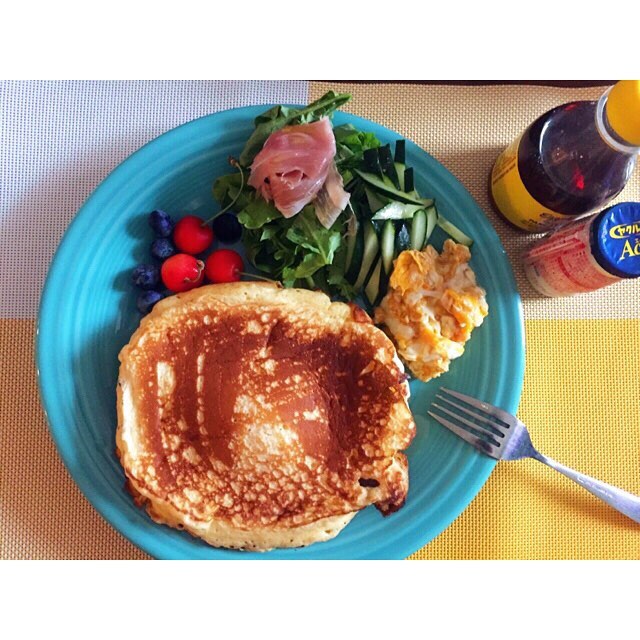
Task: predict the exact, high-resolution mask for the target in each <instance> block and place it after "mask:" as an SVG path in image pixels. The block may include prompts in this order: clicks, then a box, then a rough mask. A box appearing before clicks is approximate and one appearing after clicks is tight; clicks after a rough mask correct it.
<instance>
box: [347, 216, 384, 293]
mask: <svg viewBox="0 0 640 640" xmlns="http://www.w3.org/2000/svg"><path fill="white" fill-rule="evenodd" d="M362 226H363V227H364V250H363V253H362V263H361V264H360V271H359V272H358V277H357V279H356V282H355V284H354V285H353V286H354V287H355V288H356V289H361V288H362V287H363V286H364V284H365V282H366V281H367V276H368V275H369V274H370V272H371V268H372V266H373V264H374V262H375V259H376V258H377V257H378V252H379V250H380V242H379V241H378V234H377V233H376V230H375V229H374V227H373V224H372V223H371V222H365V223H364V224H363V225H362Z"/></svg>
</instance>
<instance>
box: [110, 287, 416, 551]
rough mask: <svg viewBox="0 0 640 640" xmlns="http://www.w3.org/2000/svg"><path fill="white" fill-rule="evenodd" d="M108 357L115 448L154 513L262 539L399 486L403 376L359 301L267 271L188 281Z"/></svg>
mask: <svg viewBox="0 0 640 640" xmlns="http://www.w3.org/2000/svg"><path fill="white" fill-rule="evenodd" d="M120 362H121V367H120V377H119V381H118V430H117V435H116V443H117V448H118V453H119V456H120V460H121V462H122V465H123V467H124V470H125V472H126V475H127V478H128V481H129V486H130V489H131V490H132V492H133V494H134V496H135V497H136V499H137V502H138V504H144V505H146V507H147V510H148V511H149V513H150V515H151V516H152V517H153V518H154V519H155V520H157V521H158V522H163V523H165V524H168V525H171V526H174V527H178V528H184V529H186V530H187V531H189V532H190V533H192V534H193V535H196V536H199V537H201V538H203V539H204V540H206V541H207V542H208V543H209V544H212V545H215V546H221V547H231V548H240V549H260V550H267V549H271V548H273V547H294V546H304V545H308V544H311V543H312V542H316V541H320V540H328V539H330V538H332V537H334V536H335V535H337V534H338V533H339V532H340V530H341V529H342V528H343V527H344V526H345V525H346V524H347V523H348V522H349V521H350V520H351V518H352V517H353V515H354V514H355V513H356V512H357V511H358V510H359V509H362V508H363V507H365V506H367V505H369V504H375V505H376V506H377V507H378V509H380V511H381V512H382V513H383V514H388V513H391V512H393V511H395V510H397V509H398V508H400V507H401V506H402V505H403V503H404V501H405V497H406V494H407V489H408V473H407V460H406V458H405V456H404V455H403V454H402V453H401V451H402V450H403V449H405V448H406V447H407V446H408V445H409V443H410V442H411V440H412V438H413V436H414V434H415V424H414V422H413V418H412V416H411V413H410V411H409V408H408V406H407V397H408V385H407V383H406V379H405V375H404V372H403V370H402V365H401V364H400V363H399V360H398V358H397V356H396V352H395V349H394V347H393V344H392V343H391V341H390V340H389V338H387V336H386V335H385V334H384V333H383V332H382V331H380V330H379V329H377V328H376V327H375V326H374V325H373V324H372V323H371V320H370V319H369V316H367V315H366V314H365V313H364V312H363V311H362V310H361V309H359V308H358V307H356V306H353V305H346V304H342V303H332V302H331V301H330V300H329V298H328V297H327V296H326V295H324V294H323V293H319V292H312V291H306V290H301V289H282V288H280V287H278V286H277V285H272V284H269V283H255V282H251V283H248V282H242V283H234V284H226V285H210V286H206V287H201V288H198V289H194V290H192V291H190V292H187V293H182V294H177V295H174V296H171V297H169V298H167V299H165V300H163V301H161V302H160V303H158V304H157V305H156V307H155V308H154V309H153V311H152V312H151V313H150V314H149V315H148V316H146V317H145V318H144V319H143V320H142V322H141V324H140V327H139V328H138V330H137V331H136V332H135V333H134V335H133V336H132V338H131V341H130V342H129V344H128V345H127V346H125V347H124V348H123V349H122V351H121V353H120Z"/></svg>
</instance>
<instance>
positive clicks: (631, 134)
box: [491, 80, 640, 233]
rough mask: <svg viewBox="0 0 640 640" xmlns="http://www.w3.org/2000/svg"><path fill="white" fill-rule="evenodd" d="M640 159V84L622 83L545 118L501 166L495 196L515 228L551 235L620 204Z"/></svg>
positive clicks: (493, 176)
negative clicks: (618, 198)
mask: <svg viewBox="0 0 640 640" xmlns="http://www.w3.org/2000/svg"><path fill="white" fill-rule="evenodd" d="M639 152H640V81H639V80H623V81H620V82H618V83H617V84H616V85H614V86H613V87H612V88H611V89H609V90H608V91H607V92H606V93H605V94H604V95H603V96H602V97H601V98H600V100H599V101H579V102H570V103H569V104H564V105H562V106H559V107H556V108H555V109H552V110H551V111H549V112H547V113H545V114H544V115H542V116H540V118H538V119H537V120H536V121H535V122H534V123H533V124H532V125H530V126H529V127H528V128H527V129H526V130H525V131H524V133H523V134H522V135H521V136H520V137H519V138H518V139H516V140H515V141H514V142H513V143H512V144H511V145H510V146H509V147H508V148H507V149H506V150H505V151H504V152H503V153H502V154H501V155H500V156H499V158H498V159H497V161H496V163H495V165H494V167H493V171H492V173H491V196H492V199H493V202H494V204H495V206H496V208H497V210H498V211H499V212H500V213H501V214H502V215H503V216H504V217H505V218H506V219H507V220H508V221H509V222H511V223H512V224H513V225H515V226H516V227H519V228H520V229H523V230H525V231H529V232H532V233H537V232H543V231H547V230H549V229H553V228H555V227H558V226H560V225H561V224H563V223H565V222H567V221H571V220H576V219H578V218H580V217H582V216H585V215H588V214H589V213H592V212H595V211H598V210H600V209H602V207H603V206H604V205H606V204H607V203H608V202H610V201H611V200H612V199H613V198H615V197H616V196H617V195H618V194H619V193H620V191H622V189H623V187H624V186H625V184H626V183H627V181H628V179H629V177H630V176H631V174H632V172H633V169H634V167H635V164H636V158H637V155H638V153H639Z"/></svg>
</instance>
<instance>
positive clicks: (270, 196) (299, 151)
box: [249, 118, 342, 218]
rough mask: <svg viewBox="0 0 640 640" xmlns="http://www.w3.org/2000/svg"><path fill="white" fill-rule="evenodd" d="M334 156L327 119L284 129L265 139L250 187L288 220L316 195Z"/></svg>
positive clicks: (252, 170) (334, 146) (254, 162)
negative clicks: (272, 204) (271, 203)
mask: <svg viewBox="0 0 640 640" xmlns="http://www.w3.org/2000/svg"><path fill="white" fill-rule="evenodd" d="M335 155H336V140H335V138H334V136H333V129H332V128H331V123H330V122H329V119H328V118H322V119H321V120H318V121H317V122H311V123H309V124H298V125H293V126H290V127H284V128H282V129H280V130H279V131H275V132H274V133H272V134H271V135H270V136H269V137H268V138H267V141H266V142H265V143H264V146H263V147H262V150H261V151H260V153H258V155H257V156H256V157H255V159H254V161H253V164H252V165H251V175H250V176H249V184H250V185H251V186H252V187H253V188H254V189H256V190H257V191H258V192H259V193H260V195H261V196H262V197H263V198H264V199H265V200H267V201H269V202H270V201H273V203H274V205H275V206H276V208H277V209H278V211H280V213H282V215H283V216H284V217H285V218H291V217H292V216H294V215H295V214H296V213H299V212H300V211H301V210H302V208H303V207H304V206H306V205H307V204H309V203H310V202H311V201H312V200H313V199H314V198H315V197H316V195H318V192H319V191H320V189H322V187H323V185H324V184H325V182H326V180H327V176H328V175H329V171H330V169H331V168H332V166H333V158H334V156H335ZM338 177H339V176H338ZM340 182H342V181H340ZM340 186H341V185H340Z"/></svg>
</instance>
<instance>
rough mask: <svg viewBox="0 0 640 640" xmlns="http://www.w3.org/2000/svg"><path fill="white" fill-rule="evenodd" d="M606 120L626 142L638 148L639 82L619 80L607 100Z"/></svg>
mask: <svg viewBox="0 0 640 640" xmlns="http://www.w3.org/2000/svg"><path fill="white" fill-rule="evenodd" d="M606 109H607V119H608V120H609V124H610V125H611V128H612V129H613V130H614V131H615V132H616V133H617V134H618V135H619V136H620V137H621V138H622V139H623V140H625V141H626V142H628V143H629V144H631V145H633V146H634V147H640V80H620V82H618V83H616V84H615V85H613V87H612V88H611V91H610V92H609V96H608V98H607V107H606Z"/></svg>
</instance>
